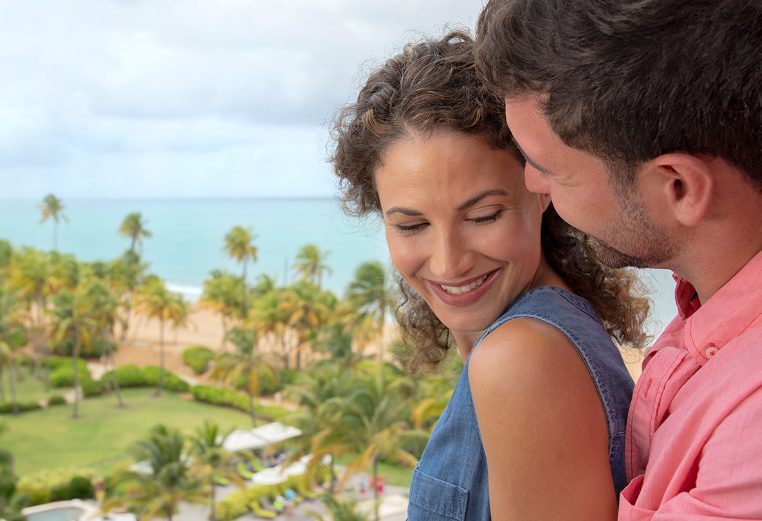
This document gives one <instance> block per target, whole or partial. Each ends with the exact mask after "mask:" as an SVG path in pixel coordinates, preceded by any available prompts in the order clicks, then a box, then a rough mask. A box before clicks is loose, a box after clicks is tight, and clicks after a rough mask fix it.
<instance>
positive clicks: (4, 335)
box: [0, 287, 27, 414]
mask: <svg viewBox="0 0 762 521" xmlns="http://www.w3.org/2000/svg"><path fill="white" fill-rule="evenodd" d="M26 342H27V336H26V329H25V328H24V325H23V323H22V321H21V319H20V317H19V304H18V301H17V300H16V296H15V295H13V294H12V293H11V292H9V291H8V290H7V288H4V287H0V376H2V373H3V371H5V372H7V374H8V386H9V390H10V395H11V408H12V410H13V414H18V412H19V410H18V403H17V402H16V373H17V371H18V358H19V349H21V348H22V347H24V345H26ZM1 384H2V382H1V381H0V390H2V387H1Z"/></svg>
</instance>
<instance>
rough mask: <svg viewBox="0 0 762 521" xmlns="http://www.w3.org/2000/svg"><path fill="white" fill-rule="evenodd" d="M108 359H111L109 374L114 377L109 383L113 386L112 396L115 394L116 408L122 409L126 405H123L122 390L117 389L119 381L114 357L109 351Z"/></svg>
mask: <svg viewBox="0 0 762 521" xmlns="http://www.w3.org/2000/svg"><path fill="white" fill-rule="evenodd" d="M109 358H111V374H113V375H114V378H113V381H112V382H111V383H112V384H113V386H114V394H116V406H117V407H119V408H120V409H122V408H124V407H127V405H126V404H125V403H124V400H122V389H121V388H120V387H119V379H118V378H117V376H116V357H115V356H114V352H113V351H111V350H109Z"/></svg>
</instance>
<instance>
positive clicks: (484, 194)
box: [458, 188, 508, 210]
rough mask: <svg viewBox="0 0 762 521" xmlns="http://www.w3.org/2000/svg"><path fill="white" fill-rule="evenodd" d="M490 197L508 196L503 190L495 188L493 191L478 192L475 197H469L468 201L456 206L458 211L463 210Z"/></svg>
mask: <svg viewBox="0 0 762 521" xmlns="http://www.w3.org/2000/svg"><path fill="white" fill-rule="evenodd" d="M491 195H508V192H506V191H505V190H503V189H500V188H496V189H493V190H485V191H484V192H480V193H478V194H476V195H475V196H473V197H471V198H470V199H468V200H466V201H465V202H463V203H461V204H460V205H459V206H458V210H465V209H466V208H468V207H469V206H473V205H475V204H476V203H478V202H479V201H481V200H482V199H484V198H485V197H489V196H491Z"/></svg>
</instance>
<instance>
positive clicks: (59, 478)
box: [16, 469, 96, 505]
mask: <svg viewBox="0 0 762 521" xmlns="http://www.w3.org/2000/svg"><path fill="white" fill-rule="evenodd" d="M95 476H96V474H95V471H94V470H92V469H53V470H50V469H46V470H41V471H39V472H35V473H33V474H27V475H26V476H23V477H22V478H21V479H19V481H18V483H16V493H17V494H20V495H21V494H23V495H26V496H27V497H28V498H29V504H30V505H41V504H43V503H50V502H51V501H64V500H67V499H91V498H93V497H95V493H94V490H93V486H92V481H93V478H94V477H95ZM88 485H89V486H88Z"/></svg>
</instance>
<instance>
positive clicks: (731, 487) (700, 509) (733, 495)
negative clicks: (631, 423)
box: [652, 388, 762, 521]
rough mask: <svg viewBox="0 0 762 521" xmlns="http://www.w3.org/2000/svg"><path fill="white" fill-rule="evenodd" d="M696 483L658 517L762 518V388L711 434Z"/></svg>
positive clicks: (673, 520) (664, 520) (659, 520)
mask: <svg viewBox="0 0 762 521" xmlns="http://www.w3.org/2000/svg"><path fill="white" fill-rule="evenodd" d="M694 471H695V473H696V487H695V488H693V489H692V490H690V491H687V492H683V493H680V494H678V495H676V496H675V497H674V498H672V499H671V500H669V501H668V502H666V503H664V504H663V505H662V507H661V508H660V509H659V511H658V512H656V513H655V515H654V517H653V518H652V519H653V521H677V520H683V521H699V520H700V521H708V520H710V519H712V520H734V519H739V520H740V519H762V388H757V389H756V390H755V391H754V392H752V393H751V394H750V395H749V396H748V397H747V398H746V399H744V400H743V401H741V402H740V403H739V405H738V406H737V407H736V408H735V409H733V410H732V411H731V412H730V413H729V414H728V415H727V416H726V417H725V419H724V420H723V421H722V422H721V423H720V424H719V425H718V427H717V428H716V429H715V431H714V432H713V433H712V435H711V436H710V437H709V438H708V439H707V441H706V443H705V445H704V449H703V451H702V453H701V457H700V459H699V460H698V462H697V464H696V468H695V469H694Z"/></svg>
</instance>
